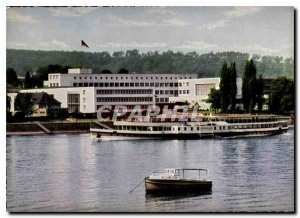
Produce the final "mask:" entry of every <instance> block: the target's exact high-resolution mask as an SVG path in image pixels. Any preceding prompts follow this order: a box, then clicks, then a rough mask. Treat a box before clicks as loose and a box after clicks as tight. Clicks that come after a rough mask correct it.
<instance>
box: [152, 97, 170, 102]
mask: <svg viewBox="0 0 300 218" xmlns="http://www.w3.org/2000/svg"><path fill="white" fill-rule="evenodd" d="M155 102H158V103H168V102H169V98H155Z"/></svg>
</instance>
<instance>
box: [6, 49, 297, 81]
mask: <svg viewBox="0 0 300 218" xmlns="http://www.w3.org/2000/svg"><path fill="white" fill-rule="evenodd" d="M6 51H7V54H6V58H7V59H6V68H13V69H14V70H15V71H16V72H17V74H18V75H19V76H24V75H25V73H26V72H27V71H30V72H32V71H36V70H37V69H38V68H39V67H45V66H48V65H50V64H60V65H64V66H70V67H85V68H91V69H93V72H100V71H101V70H103V69H108V70H110V71H112V72H117V71H119V70H120V69H121V68H125V69H128V71H129V72H137V73H146V72H152V73H197V74H198V75H199V76H200V77H216V76H219V71H220V67H221V65H222V63H223V62H224V61H225V60H226V61H227V62H233V61H235V62H236V68H237V74H238V76H241V75H242V74H243V69H244V66H245V62H246V60H248V59H249V58H250V55H249V54H247V53H241V52H218V53H213V52H211V53H207V54H198V53H196V52H189V53H181V52H172V51H168V52H163V53H158V52H148V53H142V54H140V53H139V51H138V50H128V51H126V52H122V51H119V52H114V53H113V54H112V55H111V54H109V53H108V52H94V53H92V52H77V51H33V50H15V49H7V50H6ZM253 59H254V61H255V63H256V66H257V72H258V74H262V75H263V77H265V78H267V77H270V78H275V77H277V76H287V77H291V78H293V77H294V59H293V58H286V59H284V58H282V57H275V56H259V55H254V56H253Z"/></svg>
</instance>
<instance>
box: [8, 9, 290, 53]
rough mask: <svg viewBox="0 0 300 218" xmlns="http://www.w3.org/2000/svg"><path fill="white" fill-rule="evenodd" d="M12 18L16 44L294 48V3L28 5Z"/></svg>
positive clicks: (58, 47)
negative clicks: (233, 4)
mask: <svg viewBox="0 0 300 218" xmlns="http://www.w3.org/2000/svg"><path fill="white" fill-rule="evenodd" d="M6 18H7V19H6V20H7V31H6V36H7V48H15V49H33V50H37V49H39V50H68V51H73V50H77V51H80V50H81V49H82V50H83V51H91V52H100V51H108V52H110V53H112V52H113V51H120V50H122V51H126V50H129V49H138V50H139V51H140V52H147V51H159V52H162V51H167V50H173V51H182V52H189V51H197V52H199V53H207V52H211V51H213V52H218V51H240V52H247V53H250V54H253V53H256V54H261V55H278V56H284V57H293V53H294V8H293V7H75V8H74V7H23V8H8V9H7V14H6ZM81 39H83V40H84V41H85V42H86V43H87V44H88V45H89V47H90V48H89V49H87V48H81V46H80V45H81V44H80V41H81Z"/></svg>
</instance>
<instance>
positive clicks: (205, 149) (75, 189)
mask: <svg viewBox="0 0 300 218" xmlns="http://www.w3.org/2000/svg"><path fill="white" fill-rule="evenodd" d="M164 168H206V169H208V170H209V174H208V179H211V180H212V181H213V187H212V192H210V193H205V194H193V193H189V194H176V195H153V194H151V195H149V194H145V188H144V186H143V185H140V186H139V187H138V188H137V189H135V190H134V192H132V193H129V191H130V190H131V189H132V188H133V187H135V186H136V185H137V184H138V183H139V182H140V181H141V180H142V179H143V178H144V177H146V176H149V175H150V174H151V173H152V172H155V171H156V172H157V171H162V170H163V169H164ZM7 210H8V211H11V212H14V211H39V212H47V211H75V212H76V211H95V212H179V211H182V212H197V211H199V212H228V211H234V212H236V211H249V212H256V211H293V210H294V131H293V129H292V130H289V132H288V134H282V135H278V136H271V137H263V138H248V139H233V140H213V139H205V140H170V141H168V140H162V141H160V140H144V141H102V142H96V141H94V140H92V139H91V138H90V136H89V135H52V136H30V137H8V138H7Z"/></svg>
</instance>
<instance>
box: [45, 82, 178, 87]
mask: <svg viewBox="0 0 300 218" xmlns="http://www.w3.org/2000/svg"><path fill="white" fill-rule="evenodd" d="M50 85H51V83H50ZM73 86H74V87H87V86H95V87H178V83H73Z"/></svg>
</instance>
